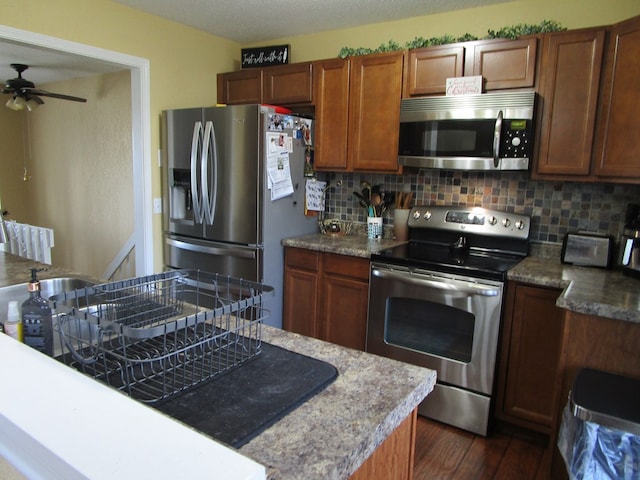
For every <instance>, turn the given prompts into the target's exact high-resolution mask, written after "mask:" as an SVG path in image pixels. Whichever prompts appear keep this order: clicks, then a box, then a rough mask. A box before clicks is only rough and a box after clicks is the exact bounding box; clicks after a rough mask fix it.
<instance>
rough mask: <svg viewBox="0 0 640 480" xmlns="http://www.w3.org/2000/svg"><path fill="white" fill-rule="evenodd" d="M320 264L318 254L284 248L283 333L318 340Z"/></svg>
mask: <svg viewBox="0 0 640 480" xmlns="http://www.w3.org/2000/svg"><path fill="white" fill-rule="evenodd" d="M319 260H320V254H319V253H318V252H313V251H311V250H304V249H300V248H289V247H288V248H285V269H284V294H283V296H284V299H283V319H282V327H283V329H284V330H287V331H289V332H295V333H299V334H302V335H306V336H308V337H316V338H317V336H318V325H317V320H318V292H319V290H318V286H319V273H318V267H319Z"/></svg>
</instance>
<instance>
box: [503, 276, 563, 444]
mask: <svg viewBox="0 0 640 480" xmlns="http://www.w3.org/2000/svg"><path fill="white" fill-rule="evenodd" d="M560 294H561V290H559V289H553V288H544V287H537V286H531V285H526V284H521V283H509V284H508V287H507V300H506V305H505V313H504V316H503V324H502V339H501V347H500V362H499V367H498V394H497V402H496V417H497V418H498V419H500V420H503V421H506V422H508V423H511V424H515V425H518V426H520V427H524V428H528V429H530V430H533V431H537V432H540V433H544V434H547V435H548V434H551V433H552V431H553V429H554V426H555V425H556V424H557V420H558V418H559V412H558V410H559V408H558V405H559V396H560V391H561V388H562V375H561V373H562V348H563V341H564V336H563V335H564V333H563V330H564V322H565V320H564V319H565V310H563V309H561V308H559V307H556V305H555V303H556V300H557V299H558V297H559V296H560Z"/></svg>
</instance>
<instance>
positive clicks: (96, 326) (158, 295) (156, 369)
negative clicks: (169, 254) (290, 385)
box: [51, 270, 273, 403]
mask: <svg viewBox="0 0 640 480" xmlns="http://www.w3.org/2000/svg"><path fill="white" fill-rule="evenodd" d="M267 293H273V288H272V287H270V286H267V285H263V284H260V283H255V282H250V281H246V280H242V279H237V278H233V277H229V276H226V275H219V274H211V273H206V272H201V271H194V270H174V271H169V272H164V273H160V274H156V275H150V276H145V277H138V278H133V279H129V280H124V281H118V282H112V283H106V284H101V285H95V286H92V287H87V288H82V289H78V290H73V291H70V292H66V293H63V294H60V295H57V296H54V297H52V298H51V301H52V302H53V308H54V313H55V317H54V322H53V323H54V331H55V332H56V333H57V334H58V336H59V338H60V345H61V348H62V355H61V356H60V357H58V359H59V360H61V361H63V362H64V363H65V364H67V365H69V366H72V367H74V368H76V369H78V370H80V371H81V372H83V373H85V374H87V375H90V376H92V377H93V378H95V379H97V380H100V381H102V382H104V383H106V384H108V385H110V386H112V387H114V388H117V389H118V390H120V391H122V392H124V393H126V394H128V395H129V396H131V397H132V398H135V399H136V400H139V401H142V402H145V403H160V402H162V401H165V400H168V399H169V398H172V397H174V396H175V395H177V394H179V393H181V392H183V391H185V390H187V389H190V388H192V387H194V386H196V385H198V384H201V383H203V382H205V381H208V380H211V379H213V378H214V377H216V376H218V375H221V374H222V373H224V372H227V371H229V370H231V369H233V368H235V367H237V366H239V365H241V364H243V363H245V362H246V361H248V360H249V359H251V358H253V357H255V356H256V355H258V354H259V353H260V348H261V324H262V322H263V320H264V318H266V316H267V313H268V312H267V311H266V309H265V308H264V307H263V299H264V295H266V294H267Z"/></svg>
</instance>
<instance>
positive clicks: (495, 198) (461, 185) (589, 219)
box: [325, 170, 640, 243]
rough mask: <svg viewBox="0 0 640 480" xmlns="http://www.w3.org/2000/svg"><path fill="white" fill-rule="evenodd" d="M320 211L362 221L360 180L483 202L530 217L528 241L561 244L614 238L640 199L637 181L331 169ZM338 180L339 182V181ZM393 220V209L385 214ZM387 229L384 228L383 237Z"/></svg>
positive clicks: (463, 202)
mask: <svg viewBox="0 0 640 480" xmlns="http://www.w3.org/2000/svg"><path fill="white" fill-rule="evenodd" d="M326 180H328V181H329V182H330V185H329V188H328V189H327V192H326V202H325V205H326V207H325V212H326V213H325V216H326V217H327V218H338V219H340V220H346V221H350V222H353V223H354V224H358V223H361V224H362V225H363V226H364V225H365V223H366V212H365V209H364V208H362V207H361V206H360V205H359V204H358V200H357V199H356V197H355V196H354V195H353V193H352V192H353V191H354V190H358V191H360V190H361V187H360V182H362V181H364V180H366V181H368V182H369V183H370V184H371V185H381V187H382V190H383V191H393V192H398V191H404V192H413V197H414V201H413V203H412V206H414V205H454V206H476V207H485V208H491V209H495V210H501V211H506V212H515V213H519V214H525V215H529V216H530V217H531V231H530V237H529V238H530V240H531V241H534V242H550V243H562V239H563V237H564V234H565V233H567V232H569V231H576V230H580V231H587V232H594V233H600V234H605V235H613V236H614V238H615V239H616V240H618V239H619V237H620V235H621V234H622V229H623V227H624V220H625V212H626V209H627V204H629V203H640V185H618V184H608V183H574V182H547V181H534V180H531V179H530V178H529V173H528V172H454V171H439V170H420V171H419V172H418V173H417V174H411V175H407V174H405V175H373V174H348V173H331V174H329V175H328V177H327V178H326ZM340 181H341V182H342V184H341V185H338V182H340ZM384 224H385V225H389V226H390V225H393V209H391V210H390V211H388V212H387V213H386V214H385V217H384ZM387 232H388V233H389V234H392V229H391V228H386V229H385V236H386V235H387Z"/></svg>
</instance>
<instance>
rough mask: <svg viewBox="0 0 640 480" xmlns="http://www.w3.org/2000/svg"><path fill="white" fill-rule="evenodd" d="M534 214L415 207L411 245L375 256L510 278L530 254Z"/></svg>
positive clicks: (411, 264) (417, 265)
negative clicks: (513, 271)
mask: <svg viewBox="0 0 640 480" xmlns="http://www.w3.org/2000/svg"><path fill="white" fill-rule="evenodd" d="M529 223H530V218H529V217H527V216H525V215H517V214H511V213H510V214H507V213H505V212H498V211H495V210H488V209H481V208H477V207H474V208H465V207H414V208H413V209H412V211H411V214H410V217H409V243H408V244H405V245H401V246H398V247H395V248H392V249H389V250H385V251H382V252H380V253H378V254H377V255H372V257H371V259H372V260H374V261H383V262H385V263H391V264H397V265H403V266H407V267H412V268H418V269H425V270H435V271H441V272H447V273H454V274H461V275H468V276H475V277H478V278H487V279H489V278H492V279H496V280H504V279H506V272H507V271H508V270H509V269H510V268H512V267H513V266H515V265H516V264H517V263H518V262H520V261H521V260H522V259H523V258H525V257H526V256H527V251H528V246H529V241H528V232H529Z"/></svg>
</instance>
